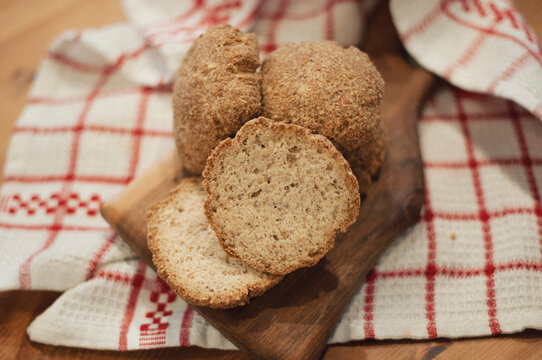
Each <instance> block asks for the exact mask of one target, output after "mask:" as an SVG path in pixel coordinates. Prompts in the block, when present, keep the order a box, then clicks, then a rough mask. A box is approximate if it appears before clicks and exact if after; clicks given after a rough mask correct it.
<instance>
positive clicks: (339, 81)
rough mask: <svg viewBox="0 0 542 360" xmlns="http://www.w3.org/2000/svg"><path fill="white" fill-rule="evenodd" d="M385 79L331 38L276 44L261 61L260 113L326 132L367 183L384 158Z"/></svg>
mask: <svg viewBox="0 0 542 360" xmlns="http://www.w3.org/2000/svg"><path fill="white" fill-rule="evenodd" d="M383 88H384V81H383V80H382V77H381V76H380V74H379V73H378V71H377V70H376V68H375V67H374V65H373V64H372V63H371V61H370V60H369V57H368V56H367V55H366V54H365V53H363V52H361V51H360V50H359V49H357V48H355V47H352V46H351V47H349V48H346V49H345V48H343V47H341V46H339V45H338V44H336V43H334V42H330V41H326V42H301V43H289V44H285V45H282V46H280V47H279V48H278V49H277V50H276V51H274V52H273V53H271V54H270V55H269V56H268V57H267V59H265V61H264V63H263V66H262V96H263V112H262V115H263V116H266V117H269V118H271V119H273V120H276V121H283V122H288V123H293V124H296V125H301V126H304V127H307V128H309V129H311V130H312V131H313V132H315V133H318V134H321V135H324V136H326V137H327V138H329V139H330V140H331V141H332V142H333V144H334V145H335V146H336V147H337V149H339V151H341V152H342V154H343V155H344V157H345V158H346V160H348V162H349V163H350V165H351V166H352V169H353V170H354V172H355V173H356V175H358V179H359V180H360V186H362V188H363V185H365V184H368V183H370V181H371V177H372V176H374V175H375V174H376V173H377V171H378V169H379V167H380V165H381V164H382V162H383V160H384V148H385V135H384V132H383V130H382V126H381V116H380V102H381V100H382V96H383Z"/></svg>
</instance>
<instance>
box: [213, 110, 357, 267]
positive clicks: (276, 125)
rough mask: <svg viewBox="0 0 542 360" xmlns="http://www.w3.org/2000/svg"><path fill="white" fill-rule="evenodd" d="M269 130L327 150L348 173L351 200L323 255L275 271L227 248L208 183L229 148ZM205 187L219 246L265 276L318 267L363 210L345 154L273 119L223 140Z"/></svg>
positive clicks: (249, 125) (253, 122)
mask: <svg viewBox="0 0 542 360" xmlns="http://www.w3.org/2000/svg"><path fill="white" fill-rule="evenodd" d="M261 126H264V127H269V128H271V129H272V130H274V131H277V132H282V133H290V134H295V135H297V136H299V137H302V138H304V139H305V140H306V141H308V142H311V143H313V144H315V145H317V146H318V147H320V148H323V149H325V151H327V152H328V153H329V154H330V155H331V156H332V157H333V159H334V160H335V161H336V162H337V163H338V164H339V165H340V167H341V168H342V169H343V170H344V171H345V174H346V185H347V188H348V192H349V194H350V198H349V204H350V206H349V208H348V210H347V214H348V216H347V217H346V218H345V219H343V220H342V221H341V222H340V223H338V224H337V226H336V228H335V229H333V231H332V232H331V236H329V237H328V238H327V239H326V243H325V246H324V247H323V248H322V250H321V251H319V252H318V253H315V254H314V255H313V256H312V257H311V258H310V259H306V260H305V261H301V262H299V263H298V265H296V266H289V267H288V266H284V264H277V266H275V267H269V266H265V264H260V263H258V262H254V261H250V260H249V259H248V260H247V259H246V258H244V257H243V256H242V255H240V254H239V253H237V252H236V251H235V250H234V249H232V248H229V247H228V246H227V244H226V237H225V236H224V234H222V233H221V231H220V227H219V226H218V225H217V223H216V221H215V218H214V216H213V215H214V210H215V206H214V202H215V201H216V200H215V199H216V195H215V194H214V193H213V189H212V188H211V184H210V182H209V178H210V177H211V176H212V174H213V172H214V171H215V166H216V162H217V161H219V158H220V156H221V154H222V153H223V152H224V151H226V150H227V149H228V148H232V147H234V146H235V145H236V143H238V142H241V141H242V140H243V139H244V138H246V135H247V134H249V133H250V132H251V131H252V130H253V129H258V128H259V127H261ZM203 179H204V180H203V186H204V188H205V192H206V195H207V197H206V199H205V202H204V211H205V216H206V217H207V219H208V221H209V224H210V225H211V228H212V229H213V230H214V232H215V234H216V235H217V237H218V240H219V242H220V245H221V246H222V248H223V249H224V251H225V252H226V253H227V254H228V255H229V256H231V257H233V258H235V259H238V260H239V261H242V262H244V263H245V264H247V265H248V266H250V267H252V268H254V269H256V270H259V271H263V272H267V273H270V274H277V275H285V274H288V273H290V272H292V271H294V270H296V269H299V268H302V267H310V266H314V265H316V264H317V263H318V261H319V260H320V259H321V258H322V257H323V256H324V255H325V254H326V253H327V252H328V251H329V250H331V249H332V248H333V246H334V245H335V235H336V234H337V233H338V232H346V230H347V229H348V227H349V226H350V225H352V224H353V223H354V222H355V221H356V219H357V216H358V214H359V207H360V194H359V185H358V181H357V179H356V177H355V175H354V174H353V172H352V170H351V168H350V165H349V164H348V162H347V161H346V160H345V159H344V157H343V156H342V154H341V153H340V152H339V151H338V150H337V149H336V148H335V146H333V144H332V143H331V141H330V140H328V139H327V138H326V137H325V136H322V135H318V134H313V133H312V132H311V131H310V130H309V129H306V128H304V127H301V126H298V125H294V124H285V123H282V122H276V121H272V120H270V119H267V118H265V117H258V118H256V119H253V120H251V121H249V122H247V123H246V124H245V125H244V126H243V127H242V128H241V129H240V130H239V132H238V133H237V135H236V136H235V138H233V139H231V138H228V139H226V140H223V141H222V142H221V143H220V144H219V145H218V146H217V147H215V148H214V150H213V151H212V153H211V155H210V156H209V158H208V159H207V166H206V167H205V170H204V171H203Z"/></svg>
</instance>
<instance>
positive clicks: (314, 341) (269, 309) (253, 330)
mask: <svg viewBox="0 0 542 360" xmlns="http://www.w3.org/2000/svg"><path fill="white" fill-rule="evenodd" d="M379 9H380V10H379V11H378V13H377V14H376V16H375V17H374V18H373V20H372V23H371V27H370V29H369V31H368V43H367V46H366V47H365V49H366V50H367V52H369V55H370V56H371V57H372V59H373V60H374V62H375V64H376V66H377V68H378V69H379V70H380V72H381V73H382V75H383V77H384V81H385V82H386V91H385V94H384V100H383V104H382V117H383V121H384V127H385V129H386V132H387V135H388V146H387V149H386V160H385V162H384V164H383V166H382V169H381V170H380V175H379V179H378V181H376V182H375V183H374V184H372V185H371V187H370V188H369V189H368V191H367V197H366V200H365V201H364V202H363V204H362V207H361V210H360V215H359V217H358V221H357V222H356V223H355V224H354V225H353V226H352V227H351V228H350V229H349V231H348V232H347V233H346V234H344V235H341V236H339V237H338V238H337V241H336V245H335V247H334V248H333V250H331V251H330V252H329V253H328V254H327V255H326V256H325V258H324V259H323V260H322V261H320V262H319V263H318V265H316V266H315V267H313V268H308V269H301V270H298V271H295V272H294V273H292V274H290V275H288V276H286V278H285V279H284V280H283V281H282V282H281V283H279V284H278V285H277V286H275V287H274V288H272V289H271V290H269V291H268V292H267V293H266V294H264V295H263V296H260V297H257V298H255V299H254V300H253V301H252V302H251V303H250V304H248V305H246V306H242V307H237V308H235V309H230V310H215V309H209V308H205V307H197V308H196V310H197V311H198V312H199V313H200V314H201V315H203V316H204V317H205V318H206V319H207V320H208V321H209V322H210V323H211V324H213V325H214V326H215V327H216V328H217V329H218V330H219V331H220V332H221V333H222V334H224V336H226V337H227V338H228V339H230V341H232V342H233V343H234V344H235V345H237V346H238V347H239V348H240V349H243V350H244V351H245V352H246V353H248V354H251V355H253V356H255V357H257V358H263V359H317V358H319V357H320V355H321V354H322V352H323V351H324V349H325V346H326V343H327V340H328V338H329V336H330V335H331V333H332V331H333V330H334V328H335V326H336V324H337V322H338V321H339V319H340V317H341V315H342V313H343V311H344V309H345V308H346V306H347V305H348V303H349V302H350V299H351V298H352V296H353V295H354V294H355V292H356V290H357V289H358V288H359V286H360V284H361V283H362V281H363V279H364V278H365V276H366V275H367V272H368V271H369V270H370V268H371V267H372V266H373V265H374V263H375V262H376V261H377V260H378V258H379V256H380V255H381V254H382V252H383V251H384V250H385V249H386V248H387V247H388V245H389V244H390V243H391V242H392V241H393V240H394V239H395V238H396V237H397V236H398V235H400V234H401V233H403V232H404V231H405V229H407V228H408V227H409V226H410V225H412V224H413V223H414V222H415V221H416V220H417V218H418V216H419V212H420V209H421V206H422V203H423V198H424V187H423V166H422V162H421V158H420V151H419V146H418V135H417V130H416V124H417V119H418V110H419V107H420V105H421V104H422V100H423V99H424V96H425V95H426V94H427V92H428V90H429V88H430V86H431V85H432V84H433V82H434V78H433V76H431V75H429V74H428V73H427V72H425V71H424V70H421V69H419V68H415V67H413V66H411V65H409V64H407V62H406V60H405V59H404V54H403V50H402V48H401V46H400V42H399V39H398V37H397V34H396V33H395V29H394V28H393V26H392V22H391V18H390V15H389V11H388V7H387V6H386V4H382V6H380V7H379ZM382 36H384V37H385V38H386V40H387V41H386V42H385V43H383V42H382V41H381V39H382ZM182 176H183V174H182V170H181V164H180V160H179V159H178V158H177V157H176V156H174V155H171V156H168V157H167V158H166V159H165V160H164V162H162V163H160V164H158V165H157V167H156V168H153V169H151V170H150V172H149V173H146V174H144V175H142V176H141V177H140V178H138V179H136V181H135V182H134V183H133V184H132V185H131V186H128V187H127V188H126V189H125V190H124V191H123V193H122V194H121V195H120V196H118V197H116V198H114V199H113V200H111V201H110V202H109V203H107V204H105V205H104V207H103V209H102V214H103V216H104V218H106V220H108V221H109V223H110V224H111V225H112V226H113V228H115V230H116V231H117V232H118V233H119V234H120V235H121V237H122V238H123V239H124V240H125V241H126V242H128V243H129V244H130V245H132V246H133V248H134V249H135V250H136V251H137V252H138V253H140V254H141V255H142V256H143V258H144V259H145V260H146V261H148V262H149V263H150V254H149V252H148V250H147V249H146V228H145V212H146V210H147V209H148V208H150V206H152V205H153V204H154V203H156V202H157V201H159V200H161V199H163V198H164V197H165V195H166V194H167V192H168V191H169V190H170V189H171V188H172V187H174V186H175V185H176V184H177V183H178V182H179V181H180V179H181V178H182Z"/></svg>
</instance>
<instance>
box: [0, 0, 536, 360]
mask: <svg viewBox="0 0 542 360" xmlns="http://www.w3.org/2000/svg"><path fill="white" fill-rule="evenodd" d="M515 3H516V4H517V6H518V8H519V9H520V11H522V12H523V14H524V15H525V17H526V18H527V19H528V20H530V22H531V24H532V25H533V27H534V29H535V31H536V32H537V34H538V36H539V38H542V22H540V19H541V18H542V1H539V0H516V1H515ZM122 20H123V14H122V10H121V7H120V2H119V1H111V0H94V1H85V0H48V1H42V0H25V1H17V0H2V1H0V23H1V24H2V25H1V26H0V49H1V51H0V109H2V116H1V117H0V165H3V163H4V158H5V153H6V150H7V146H8V140H9V137H10V136H11V127H12V126H13V124H14V122H15V120H16V119H17V117H18V116H19V114H20V112H21V111H22V108H23V106H24V105H25V103H26V98H27V93H28V90H29V88H30V85H31V84H32V80H33V76H34V73H35V71H36V69H37V66H38V64H39V62H40V60H41V58H42V57H43V54H44V53H45V51H46V49H47V48H48V46H49V44H50V42H51V41H52V39H53V38H54V37H56V36H57V35H58V34H59V33H60V32H62V31H64V30H68V29H74V28H87V27H94V26H103V25H107V24H111V23H113V22H117V21H122ZM385 40H386V37H385V36H384V35H382V42H384V41H385ZM0 170H1V167H0ZM59 295H60V293H57V292H47V291H34V292H24V291H8V292H0V344H1V345H0V359H15V358H17V359H96V358H99V359H128V358H136V359H141V358H158V359H174V358H175V359H223V360H226V359H247V357H246V356H244V355H242V354H241V353H240V352H238V351H219V350H212V349H202V348H198V347H190V348H187V347H178V348H167V349H156V350H143V351H131V352H116V351H92V350H86V349H75V348H64V347H55V346H48V345H42V344H37V343H32V342H30V341H29V339H28V336H27V335H26V328H27V326H28V325H29V324H30V322H31V321H32V320H33V319H34V318H35V317H36V316H38V315H39V314H40V313H41V312H43V311H44V310H45V309H46V308H47V307H48V306H49V305H51V304H52V303H53V302H54V301H55V299H56V298H57V297H58V296H59ZM435 357H438V359H479V358H488V359H532V360H534V359H542V331H534V330H530V331H525V332H523V333H519V334H513V335H507V336H496V337H485V338H474V339H454V340H450V339H440V340H435V341H429V340H427V341H412V340H403V341H357V342H350V343H347V344H339V345H332V346H328V347H327V349H326V352H325V354H324V356H323V359H326V360H332V359H433V358H435Z"/></svg>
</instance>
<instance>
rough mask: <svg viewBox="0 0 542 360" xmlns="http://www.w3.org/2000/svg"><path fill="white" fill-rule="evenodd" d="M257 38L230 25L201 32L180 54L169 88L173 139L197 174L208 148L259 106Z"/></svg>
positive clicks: (226, 135) (254, 115)
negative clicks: (181, 58) (172, 86)
mask: <svg viewBox="0 0 542 360" xmlns="http://www.w3.org/2000/svg"><path fill="white" fill-rule="evenodd" d="M259 67H260V60H259V50H258V41H257V39H256V36H255V35H254V34H244V33H242V32H241V31H239V30H237V29H235V28H233V27H231V26H230V25H216V26H213V27H211V28H210V29H209V30H208V31H207V32H206V33H205V34H203V35H201V36H200V37H199V38H198V39H197V40H196V41H194V43H193V44H192V46H191V47H190V49H189V50H188V52H187V54H186V56H185V57H184V58H183V60H182V62H181V65H180V68H179V71H178V73H177V77H176V80H175V85H174V91H173V117H174V128H175V143H176V145H177V149H178V151H179V154H180V155H181V159H182V160H183V164H184V166H185V167H186V168H187V169H189V170H190V171H192V172H194V173H196V174H201V172H202V171H203V169H204V167H205V163H206V161H207V157H208V156H209V154H210V153H211V150H212V149H213V148H214V147H215V146H216V145H218V143H219V142H220V141H222V140H223V139H225V138H227V137H228V136H233V135H234V134H235V133H236V132H237V130H239V128H240V127H241V126H242V125H243V124H244V123H245V122H247V121H248V120H250V119H253V118H254V117H257V116H258V115H259V114H260V111H261V74H260V73H259V72H257V69H258V68H259Z"/></svg>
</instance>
